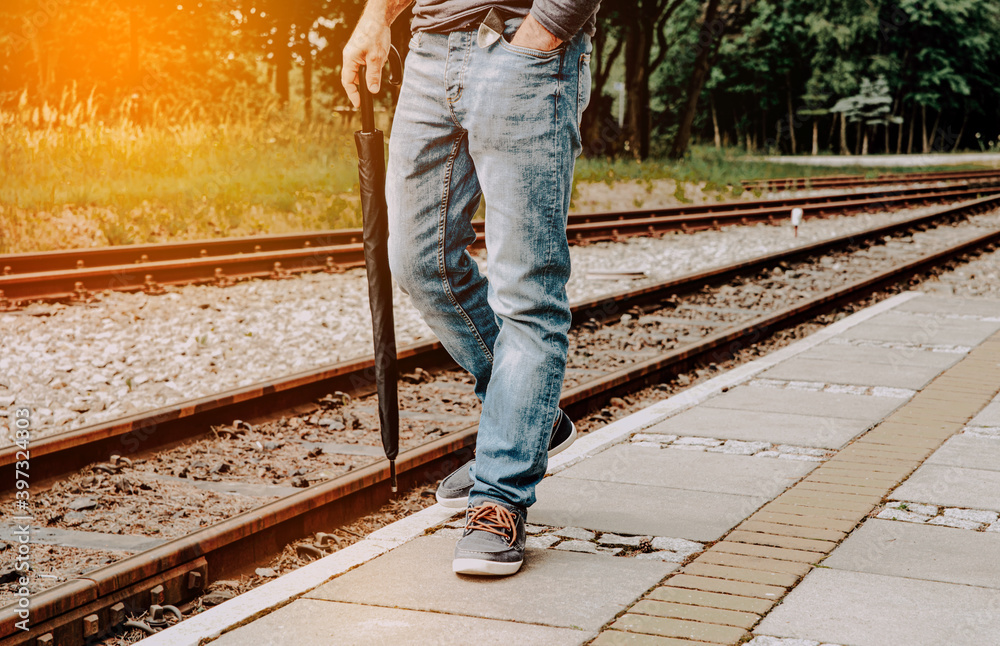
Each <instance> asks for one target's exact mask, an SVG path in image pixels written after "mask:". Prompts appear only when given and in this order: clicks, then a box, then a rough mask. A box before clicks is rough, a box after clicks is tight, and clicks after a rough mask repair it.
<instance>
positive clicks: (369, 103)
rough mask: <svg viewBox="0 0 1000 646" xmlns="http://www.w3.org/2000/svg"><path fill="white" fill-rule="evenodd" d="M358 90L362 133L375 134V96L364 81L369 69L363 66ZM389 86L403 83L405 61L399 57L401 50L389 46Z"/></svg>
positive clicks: (359, 72)
mask: <svg viewBox="0 0 1000 646" xmlns="http://www.w3.org/2000/svg"><path fill="white" fill-rule="evenodd" d="M358 75H359V76H358V77H359V78H360V79H361V82H360V83H358V90H359V91H360V92H361V108H360V109H361V132H368V133H370V132H375V103H374V96H373V95H372V93H371V90H369V89H368V86H367V85H366V84H365V82H364V80H365V78H366V77H367V76H368V67H367V66H366V65H362V66H361V69H360V70H358ZM387 82H388V83H389V85H392V86H394V87H398V86H399V85H401V84H402V83H403V59H402V58H400V56H399V50H398V49H396V48H395V46H393V45H389V79H388V81H387Z"/></svg>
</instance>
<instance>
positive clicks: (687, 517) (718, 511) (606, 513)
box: [528, 476, 768, 542]
mask: <svg viewBox="0 0 1000 646" xmlns="http://www.w3.org/2000/svg"><path fill="white" fill-rule="evenodd" d="M536 492H537V495H538V502H537V503H535V505H534V506H533V507H532V508H531V510H530V511H529V512H528V520H529V521H531V522H532V523H539V524H542V525H555V526H560V527H567V526H572V527H586V528H588V529H596V530H600V531H605V532H615V533H619V534H640V535H650V536H672V537H674V538H686V539H688V540H692V541H699V542H704V541H714V540H717V539H719V538H720V537H722V535H723V534H725V533H726V532H727V531H729V530H730V529H732V528H733V527H735V526H736V524H737V523H739V522H740V521H741V520H743V519H744V518H746V517H747V516H749V515H750V514H752V513H753V512H754V510H756V509H757V508H758V507H760V506H761V505H763V504H764V503H765V502H767V500H768V497H767V496H748V495H737V494H730V493H708V492H704V491H692V490H690V489H672V488H669V487H650V486H647V485H634V484H625V483H620V482H601V481H597V480H580V479H578V478H563V477H560V476H552V477H549V478H545V479H544V480H542V482H541V484H539V485H538V488H537V490H536Z"/></svg>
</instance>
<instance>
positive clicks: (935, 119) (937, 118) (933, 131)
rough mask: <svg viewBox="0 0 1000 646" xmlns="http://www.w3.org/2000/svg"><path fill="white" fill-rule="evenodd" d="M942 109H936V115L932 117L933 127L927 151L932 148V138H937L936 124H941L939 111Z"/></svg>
mask: <svg viewBox="0 0 1000 646" xmlns="http://www.w3.org/2000/svg"><path fill="white" fill-rule="evenodd" d="M942 112H944V110H938V113H937V116H936V117H934V127H933V128H931V141H930V144H928V146H927V152H931V151H932V150H934V140H935V139H937V133H938V126H939V125H940V124H941V113H942Z"/></svg>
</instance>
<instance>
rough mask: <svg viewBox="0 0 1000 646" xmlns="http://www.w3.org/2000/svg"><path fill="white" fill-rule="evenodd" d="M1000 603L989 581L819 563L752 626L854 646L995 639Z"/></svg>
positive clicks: (910, 645) (999, 629)
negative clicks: (978, 583)
mask: <svg viewBox="0 0 1000 646" xmlns="http://www.w3.org/2000/svg"><path fill="white" fill-rule="evenodd" d="M901 524H902V523H901ZM954 531H958V530H954ZM998 604H1000V591H997V590H995V589H991V588H978V587H972V586H965V585H956V584H954V583H940V582H937V581H919V580H915V579H904V578H899V577H891V576H884V575H879V574H867V573H862V572H848V571H844V570H834V569H826V568H822V569H818V570H813V571H812V572H810V573H809V574H808V575H807V576H806V578H805V579H803V580H802V582H801V583H800V584H799V585H798V586H797V587H796V588H795V589H794V590H792V592H791V593H790V594H789V595H788V596H787V597H786V598H785V600H784V601H783V602H782V603H781V605H780V606H778V607H777V608H775V609H774V611H772V612H771V613H770V614H769V615H768V616H766V617H765V618H764V620H763V621H762V622H761V623H760V624H759V625H758V626H757V628H756V629H755V630H754V633H755V634H758V635H773V636H777V637H793V638H799V639H811V640H816V641H819V642H832V643H835V644H851V645H852V646H915V645H918V644H919V645H923V644H927V645H931V644H933V645H938V644H941V645H945V644H948V645H952V644H956V645H957V644H995V643H996V637H997V635H998V634H1000V613H998V612H997V611H996V608H997V606H998Z"/></svg>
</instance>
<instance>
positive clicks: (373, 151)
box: [354, 76, 399, 491]
mask: <svg viewBox="0 0 1000 646" xmlns="http://www.w3.org/2000/svg"><path fill="white" fill-rule="evenodd" d="M362 78H364V77H363V76H362ZM362 87H363V84H362ZM372 130H373V131H372V132H356V133H354V141H355V143H356V144H357V147H358V176H359V179H360V188H361V209H362V214H363V220H364V245H365V268H366V269H367V273H368V299H369V302H370V305H371V311H372V331H373V336H374V339H375V382H376V387H377V389H378V416H379V424H380V426H381V430H382V444H383V446H384V447H385V456H386V457H387V458H389V460H390V469H391V481H392V489H393V491H395V490H396V470H395V462H394V461H395V459H396V456H397V455H398V454H399V393H398V391H397V383H398V379H399V368H398V366H397V362H396V336H395V332H394V329H393V315H392V276H391V274H390V272H389V253H388V238H389V220H388V215H387V213H386V211H387V209H386V204H385V145H384V143H383V142H384V140H383V137H382V132H381V131H380V130H375V129H372Z"/></svg>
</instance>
